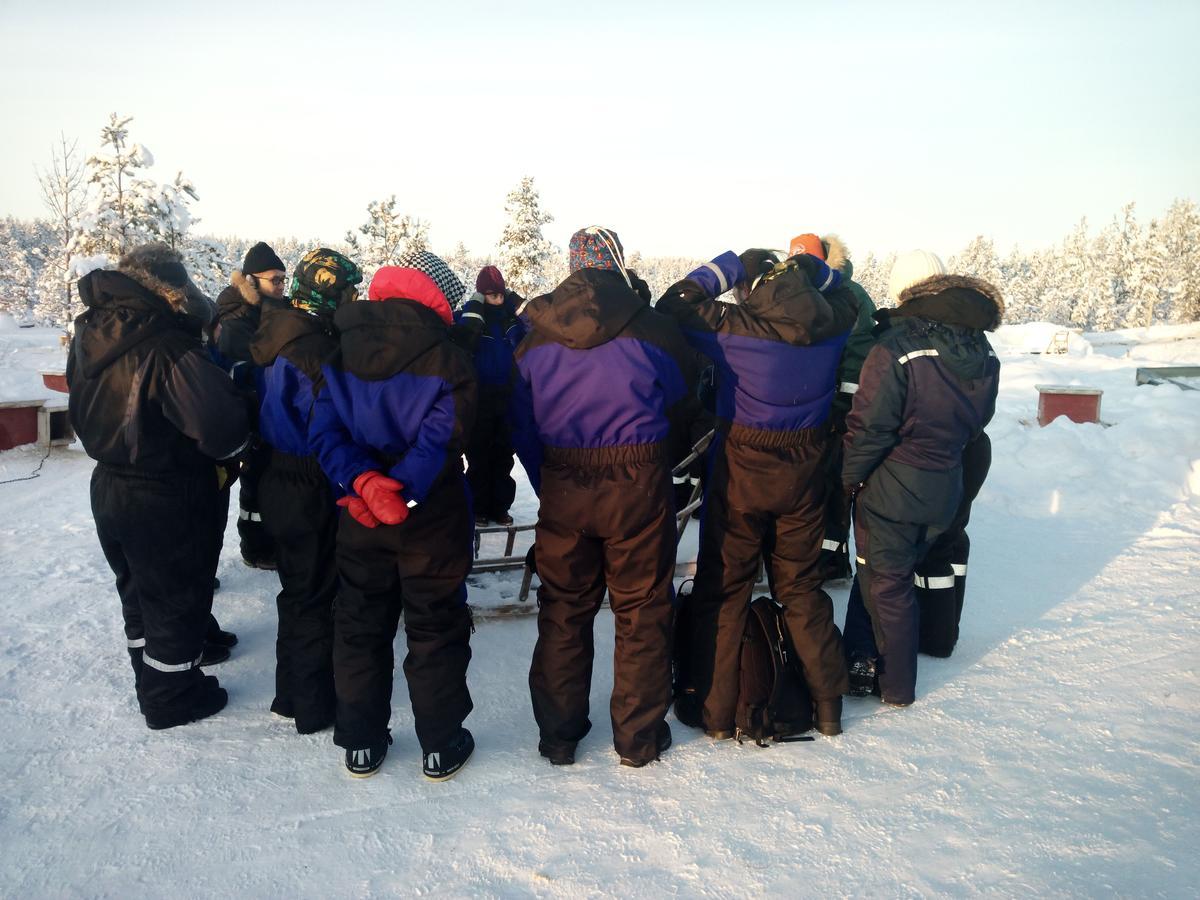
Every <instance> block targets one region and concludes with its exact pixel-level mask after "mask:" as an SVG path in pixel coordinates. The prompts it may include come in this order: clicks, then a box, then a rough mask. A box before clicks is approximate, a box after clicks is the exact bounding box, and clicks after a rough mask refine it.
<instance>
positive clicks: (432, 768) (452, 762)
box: [422, 728, 475, 781]
mask: <svg viewBox="0 0 1200 900" xmlns="http://www.w3.org/2000/svg"><path fill="white" fill-rule="evenodd" d="M474 752H475V738H473V737H471V732H469V731H467V729H465V728H463V729H461V730H460V731H459V732H458V735H457V737H455V738H454V739H453V740H451V741H450V743H449V744H447V745H446V746H445V747H444V748H442V749H441V750H432V751H430V752H429V753H426V754H425V758H424V762H423V764H422V771H423V772H424V773H425V777H426V778H428V779H429V780H430V781H448V780H449V779H451V778H453V777H454V776H455V775H457V774H458V770H459V769H461V768H462V767H463V766H465V765H466V764H467V760H468V759H470V758H471V754H472V753H474Z"/></svg>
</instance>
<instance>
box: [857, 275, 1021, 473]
mask: <svg viewBox="0 0 1200 900" xmlns="http://www.w3.org/2000/svg"><path fill="white" fill-rule="evenodd" d="M1003 310H1004V306H1003V301H1002V300H1001V298H1000V295H999V293H998V292H997V291H996V290H995V289H994V288H993V287H992V286H991V285H989V284H987V283H986V282H984V281H980V280H978V279H975V278H968V277H966V276H961V275H935V276H934V277H932V278H927V279H925V280H924V281H921V282H918V283H917V284H915V285H913V286H912V287H910V288H908V289H907V290H906V291H904V293H902V294H901V295H900V306H899V307H898V308H896V309H892V310H880V311H879V312H877V313H876V316H875V317H876V319H877V320H878V321H879V323H880V325H879V328H878V329H877V331H878V332H880V337H879V343H878V344H877V345H876V346H875V347H874V348H873V349H872V350H871V352H870V353H869V354H868V355H867V359H866V362H865V363H864V365H863V369H862V374H861V378H860V382H859V389H858V393H856V394H855V395H854V405H853V407H852V408H851V411H850V415H849V416H848V417H847V419H846V427H847V431H846V438H845V448H846V453H845V461H844V463H843V468H842V481H843V482H844V483H845V484H847V485H856V484H859V483H861V482H864V481H866V480H867V478H868V477H869V476H870V475H871V473H872V472H874V471H875V469H876V468H878V467H879V465H880V464H881V463H883V462H884V461H885V460H887V461H889V462H897V463H903V464H904V465H907V466H911V467H913V468H915V469H922V470H926V471H945V470H949V469H954V468H956V467H957V466H959V465H960V464H961V461H962V450H963V447H965V446H966V445H967V443H968V442H969V441H972V440H974V439H975V438H976V437H978V436H979V433H980V432H981V431H982V430H983V428H984V426H986V425H987V423H988V422H989V421H990V420H991V418H992V414H993V413H994V412H995V409H996V393H997V390H998V388H999V380H1000V362H999V360H997V359H996V354H995V353H994V352H992V348H991V345H990V344H989V343H988V340H987V338H986V337H985V336H984V334H983V332H984V330H988V331H991V330H994V329H995V328H996V327H997V326H998V325H999V324H1000V319H1001V316H1002V315H1003Z"/></svg>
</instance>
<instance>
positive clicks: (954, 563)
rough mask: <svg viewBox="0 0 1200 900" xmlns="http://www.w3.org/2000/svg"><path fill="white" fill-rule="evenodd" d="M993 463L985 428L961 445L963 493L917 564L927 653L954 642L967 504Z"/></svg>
mask: <svg viewBox="0 0 1200 900" xmlns="http://www.w3.org/2000/svg"><path fill="white" fill-rule="evenodd" d="M991 465H992V442H991V440H990V439H989V438H988V436H987V434H986V433H980V435H979V437H977V438H976V439H975V440H973V441H972V442H971V443H969V444H967V446H966V447H965V448H964V449H963V456H962V481H963V494H962V500H961V501H959V504H958V511H957V512H956V513H955V514H954V521H952V522H951V523H950V527H949V528H947V529H946V530H945V531H944V532H942V533H941V534H940V535H938V537H937V540H935V541H934V542H933V545H932V546H931V547H930V548H929V552H928V553H926V554H925V558H924V559H923V560H921V562H920V563H918V564H917V568H916V596H917V605H918V606H919V607H920V611H921V631H920V649H921V652H922V653H927V654H929V655H930V656H949V655H950V654H951V653H952V652H954V645H955V644H956V643H958V626H959V622H960V621H961V620H962V611H963V601H964V599H965V598H966V591H967V560H968V558H969V557H970V555H971V539H970V538H969V537H968V536H967V523H968V522H969V521H970V520H971V504H972V503H973V502H974V501H975V498H976V497H977V496H979V491H980V489H981V488H982V487H983V482H984V481H985V480H986V479H987V473H988V470H989V469H990V468H991Z"/></svg>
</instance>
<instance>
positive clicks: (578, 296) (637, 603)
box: [512, 226, 694, 767]
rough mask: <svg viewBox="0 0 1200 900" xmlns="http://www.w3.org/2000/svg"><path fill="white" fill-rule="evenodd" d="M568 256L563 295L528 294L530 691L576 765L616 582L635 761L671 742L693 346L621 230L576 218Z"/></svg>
mask: <svg viewBox="0 0 1200 900" xmlns="http://www.w3.org/2000/svg"><path fill="white" fill-rule="evenodd" d="M570 266H571V274H570V275H569V276H568V277H567V279H566V280H565V281H563V283H562V284H560V285H559V286H558V287H557V288H556V289H555V290H554V292H553V293H551V294H547V295H545V296H542V297H537V298H535V299H533V300H530V301H529V302H527V303H526V304H525V306H524V308H523V310H522V315H523V318H524V320H525V321H526V322H527V324H528V326H529V329H530V333H529V336H528V337H526V339H525V340H524V341H523V342H522V343H521V346H520V348H518V350H517V356H516V363H517V373H516V377H515V385H514V391H513V399H512V415H513V433H514V438H515V444H516V447H517V452H518V453H519V454H520V456H521V461H522V463H523V464H524V466H525V471H526V472H527V473H528V474H529V478H530V481H531V482H532V484H533V486H534V488H535V490H537V491H538V496H539V498H540V500H541V510H540V513H539V518H538V525H537V536H536V543H535V547H536V553H537V571H538V575H539V576H540V578H541V582H542V583H541V587H540V588H539V590H538V602H539V611H538V640H537V645H536V646H535V647H534V651H533V662H532V665H531V666H530V669H529V690H530V694H531V696H532V699H533V712H534V717H535V719H536V720H537V724H538V729H539V733H540V740H539V742H538V750H539V751H540V752H541V754H542V755H543V756H545V757H546V758H547V759H549V760H550V762H552V763H554V764H556V765H566V764H570V763H573V762H574V761H575V752H576V746H577V745H578V744H579V742H580V741H581V740H582V739H583V738H584V736H585V735H586V734H587V733H588V731H589V730H590V729H591V721H590V719H589V718H588V695H589V693H590V690H591V681H592V655H593V652H594V643H593V635H592V627H593V621H594V620H595V617H596V613H597V612H599V610H600V603H601V601H602V600H603V599H604V594H605V590H606V589H607V591H608V594H609V602H610V605H611V607H612V611H613V615H614V617H615V618H616V651H615V659H614V662H613V691H612V701H611V704H610V714H611V717H612V726H613V743H614V744H615V746H616V750H617V753H618V754H619V755H620V758H621V763H622V764H623V765H627V766H634V767H637V766H643V765H645V764H646V763H648V762H652V761H653V760H656V759H658V757H659V755H660V754H662V753H663V752H664V751H665V750H666V749H667V748H668V747H669V746H670V744H671V730H670V726H668V725H667V723H666V720H665V717H666V713H667V709H668V707H669V706H670V703H671V621H672V615H673V611H672V603H673V599H674V590H673V584H672V578H673V576H674V573H675V538H676V532H675V514H674V513H675V508H674V497H673V490H672V485H671V469H670V465H671V461H672V458H673V456H674V455H675V454H677V453H678V447H677V446H676V445H675V442H676V441H678V440H679V437H678V436H677V435H678V434H679V433H682V429H683V427H684V419H685V418H686V416H687V415H688V411H689V405H690V403H691V394H690V392H689V389H688V386H689V385H690V384H692V383H693V380H694V374H693V372H692V371H691V369H692V354H691V352H690V350H689V349H688V346H687V344H686V343H685V342H684V340H683V337H682V336H681V335H680V333H679V330H678V328H676V326H675V323H674V322H672V321H671V320H670V319H668V318H666V317H664V316H661V315H659V314H658V313H656V312H655V311H654V310H653V309H651V308H650V306H649V305H648V304H647V303H646V302H645V300H644V298H643V297H641V296H639V295H638V294H637V293H636V292H635V290H634V289H633V287H632V286H631V278H630V277H629V275H628V273H627V271H626V269H625V260H624V251H623V249H622V247H621V242H620V240H618V238H617V235H616V234H615V233H614V232H612V231H610V230H609V229H607V228H600V227H595V226H593V227H591V228H584V229H582V230H580V231H577V232H576V233H575V234H574V235H573V236H572V237H571V243H570ZM683 440H686V438H683Z"/></svg>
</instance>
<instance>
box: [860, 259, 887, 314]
mask: <svg viewBox="0 0 1200 900" xmlns="http://www.w3.org/2000/svg"><path fill="white" fill-rule="evenodd" d="M895 264H896V254H895V253H889V254H888V255H887V256H885V257H884V258H883V259H879V257H877V256H876V255H875V253H874V251H872V252H870V253H868V254H867V255H866V256H865V257H863V258H862V260H861V261H855V263H854V280H855V281H857V282H858V283H859V284H860V285H862V289H863V290H864V291H866V292H867V296H868V297H870V298H871V299H872V300H873V301H875V305H876V306H891V305H892V303H891V300H889V299H888V279H889V278H890V277H891V275H892V266H894V265H895Z"/></svg>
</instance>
